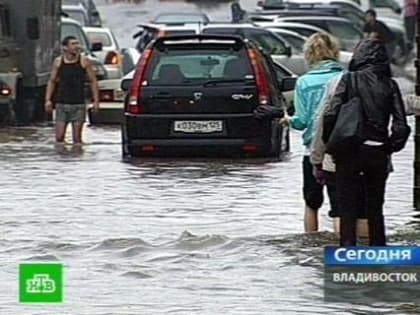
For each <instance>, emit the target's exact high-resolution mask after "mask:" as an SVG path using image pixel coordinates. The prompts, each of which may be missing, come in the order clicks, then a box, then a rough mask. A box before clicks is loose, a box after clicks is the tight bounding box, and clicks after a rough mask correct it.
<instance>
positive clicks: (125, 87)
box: [121, 79, 133, 92]
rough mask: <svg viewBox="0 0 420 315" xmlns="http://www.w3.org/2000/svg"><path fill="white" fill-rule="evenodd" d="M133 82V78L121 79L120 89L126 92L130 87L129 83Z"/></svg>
mask: <svg viewBox="0 0 420 315" xmlns="http://www.w3.org/2000/svg"><path fill="white" fill-rule="evenodd" d="M132 82H133V79H124V80H122V81H121V90H123V91H125V92H127V91H128V90H129V89H130V87H131V83H132Z"/></svg>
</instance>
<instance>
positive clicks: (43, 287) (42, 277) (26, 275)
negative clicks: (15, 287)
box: [19, 264, 64, 303]
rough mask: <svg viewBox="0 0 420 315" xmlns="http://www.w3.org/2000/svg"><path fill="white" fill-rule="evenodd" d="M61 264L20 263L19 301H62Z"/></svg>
mask: <svg viewBox="0 0 420 315" xmlns="http://www.w3.org/2000/svg"><path fill="white" fill-rule="evenodd" d="M63 280H64V279H63V265H62V264H20V265H19V302H21V303H62V302H63V286H64V283H63Z"/></svg>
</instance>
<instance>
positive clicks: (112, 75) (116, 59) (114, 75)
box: [83, 26, 123, 79]
mask: <svg viewBox="0 0 420 315" xmlns="http://www.w3.org/2000/svg"><path fill="white" fill-rule="evenodd" d="M83 30H84V31H85V33H86V35H87V37H88V40H89V43H90V45H91V46H92V45H93V44H97V43H101V44H102V50H101V51H97V52H95V55H96V56H97V57H98V58H99V59H100V60H101V61H102V62H103V64H104V66H105V69H106V72H107V76H108V79H119V78H121V77H122V75H123V70H122V58H121V53H120V47H119V46H118V42H117V40H116V39H115V36H114V34H113V33H112V31H111V30H110V29H109V28H107V27H86V26H85V27H83Z"/></svg>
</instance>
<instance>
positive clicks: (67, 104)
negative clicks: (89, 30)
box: [45, 36, 99, 145]
mask: <svg viewBox="0 0 420 315" xmlns="http://www.w3.org/2000/svg"><path fill="white" fill-rule="evenodd" d="M62 46H63V54H62V56H60V57H57V58H56V59H55V60H54V63H53V66H52V71H51V77H50V80H49V81H48V85H47V91H46V94H45V110H46V111H47V112H52V109H53V102H52V99H53V95H54V98H55V99H54V101H55V102H56V119H55V138H56V141H57V142H60V143H62V142H64V137H65V135H66V129H67V125H68V124H69V123H71V124H72V127H73V143H74V144H77V145H79V144H81V143H82V131H83V124H84V122H85V120H86V100H85V79H86V75H87V77H88V78H89V81H90V86H91V90H92V95H93V109H94V110H98V108H99V90H98V82H97V81H96V76H95V72H94V71H93V69H92V65H91V63H90V61H89V60H88V59H87V58H86V57H84V56H82V55H81V54H80V43H79V41H78V40H77V38H76V37H73V36H67V37H66V38H64V39H63V41H62Z"/></svg>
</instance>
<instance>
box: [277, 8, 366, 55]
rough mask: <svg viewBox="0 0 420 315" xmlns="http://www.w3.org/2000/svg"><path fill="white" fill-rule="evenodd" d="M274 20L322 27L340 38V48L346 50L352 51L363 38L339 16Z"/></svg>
mask: <svg viewBox="0 0 420 315" xmlns="http://www.w3.org/2000/svg"><path fill="white" fill-rule="evenodd" d="M276 21H279V22H295V23H304V24H310V25H314V26H316V27H319V28H322V29H323V30H325V31H326V32H328V33H330V34H332V35H334V36H335V37H336V38H338V39H339V40H340V44H341V48H342V49H343V50H347V51H353V49H354V47H355V46H356V45H357V44H358V43H359V42H360V40H361V39H362V38H363V33H362V32H361V31H360V30H359V29H357V28H356V27H355V26H354V25H353V24H352V23H351V22H350V21H349V20H347V19H344V18H340V17H327V16H312V17H311V16H300V17H279V18H278V19H277V20H276Z"/></svg>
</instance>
